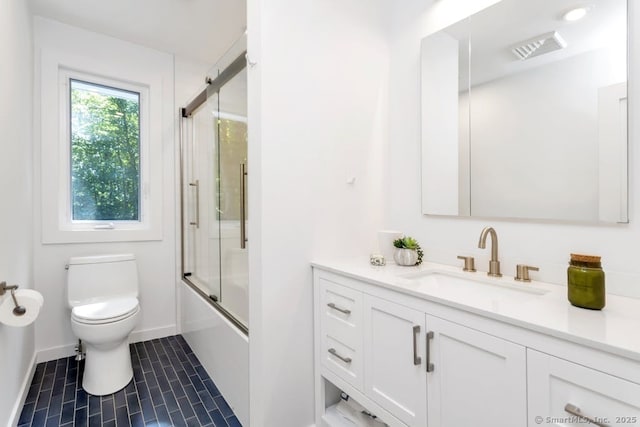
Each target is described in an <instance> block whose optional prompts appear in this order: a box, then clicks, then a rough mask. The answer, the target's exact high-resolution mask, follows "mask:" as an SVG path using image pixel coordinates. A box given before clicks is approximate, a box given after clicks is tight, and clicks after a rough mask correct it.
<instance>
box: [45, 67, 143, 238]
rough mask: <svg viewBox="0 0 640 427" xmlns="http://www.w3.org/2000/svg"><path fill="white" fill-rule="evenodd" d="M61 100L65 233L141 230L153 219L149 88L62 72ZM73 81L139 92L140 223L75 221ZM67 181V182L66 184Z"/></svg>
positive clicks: (61, 165)
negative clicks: (72, 142) (151, 210)
mask: <svg viewBox="0 0 640 427" xmlns="http://www.w3.org/2000/svg"><path fill="white" fill-rule="evenodd" d="M59 78H60V81H59V83H58V84H59V87H60V101H61V104H62V105H61V109H63V111H64V112H65V118H66V121H65V122H64V123H61V126H60V132H61V133H60V150H61V151H63V152H66V153H67V154H68V155H67V156H66V157H64V159H61V164H60V175H61V176H60V179H61V182H60V185H61V186H62V185H66V186H67V187H68V188H67V191H65V192H64V197H65V200H64V205H63V206H61V208H63V209H64V212H61V213H60V214H61V216H62V215H63V218H64V221H63V223H62V224H61V225H60V227H61V229H63V230H94V229H96V227H97V228H98V229H102V230H110V229H112V228H118V229H121V230H137V229H140V228H141V225H142V224H144V222H145V220H146V219H147V218H148V217H149V204H150V200H149V193H148V192H147V191H145V189H146V188H148V187H149V165H148V163H149V136H148V135H149V132H148V129H149V88H148V87H147V86H141V85H136V84H132V83H128V82H123V81H120V80H115V79H107V78H104V77H100V76H95V75H92V74H87V73H82V72H78V71H74V70H68V69H64V68H62V69H60V73H59ZM71 80H80V81H82V82H86V83H89V84H94V85H101V86H107V87H111V88H114V89H121V90H126V91H129V92H135V93H138V94H139V95H140V98H139V108H140V122H139V125H140V133H139V135H140V165H139V168H140V173H139V179H140V182H139V186H140V187H139V192H140V194H139V197H140V199H139V207H138V209H139V210H138V218H139V219H138V220H137V221H106V220H74V219H73V209H72V202H71V200H72V197H71V119H70V118H71V99H70V95H71V87H70V82H71ZM63 180H64V181H63Z"/></svg>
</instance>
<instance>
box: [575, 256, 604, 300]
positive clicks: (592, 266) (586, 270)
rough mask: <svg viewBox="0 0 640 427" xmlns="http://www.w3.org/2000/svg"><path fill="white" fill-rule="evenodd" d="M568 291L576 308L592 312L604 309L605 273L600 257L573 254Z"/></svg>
mask: <svg viewBox="0 0 640 427" xmlns="http://www.w3.org/2000/svg"><path fill="white" fill-rule="evenodd" d="M567 290H568V296H569V302H570V303H571V304H572V305H575V306H576V307H582V308H589V309H591V310H602V309H603V308H604V306H605V290H604V271H602V264H601V263H600V257H599V256H592V255H579V254H571V261H569V268H568V269H567Z"/></svg>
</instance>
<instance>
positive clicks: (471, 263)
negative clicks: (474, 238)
mask: <svg viewBox="0 0 640 427" xmlns="http://www.w3.org/2000/svg"><path fill="white" fill-rule="evenodd" d="M458 259H462V260H464V268H463V269H462V270H464V271H476V266H475V260H474V259H473V257H472V256H462V255H458Z"/></svg>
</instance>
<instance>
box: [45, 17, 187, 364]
mask: <svg viewBox="0 0 640 427" xmlns="http://www.w3.org/2000/svg"><path fill="white" fill-rule="evenodd" d="M35 43H36V57H35V59H36V76H37V75H38V57H39V52H40V50H39V49H40V48H47V49H48V50H49V51H51V50H57V51H60V52H68V53H70V54H74V55H79V56H84V57H85V58H86V59H88V60H91V57H92V55H96V57H100V56H101V55H102V57H104V55H110V56H115V57H116V58H121V61H120V62H119V63H116V64H113V66H120V67H142V66H143V65H148V64H154V65H153V67H154V73H158V74H157V75H159V76H160V78H161V79H162V97H163V103H162V108H163V110H162V123H154V124H152V125H153V126H159V127H161V135H162V137H161V139H160V140H154V141H151V144H161V145H162V153H163V154H162V158H156V159H153V158H152V161H155V162H161V167H162V240H159V241H147V242H117V243H78V244H46V245H44V244H42V243H41V242H42V240H41V233H42V229H41V224H42V221H41V215H47V214H48V213H47V212H42V209H41V204H40V200H41V197H40V196H41V194H40V193H41V184H40V178H41V177H40V164H41V162H46V161H51V160H50V159H41V158H40V141H39V139H40V138H39V129H38V123H39V120H40V115H42V116H44V115H45V114H47V111H39V98H38V96H39V91H38V85H37V84H36V110H35V114H36V117H35V123H36V130H35V135H36V144H35V157H34V158H35V161H34V164H35V183H36V185H35V197H34V200H35V204H36V211H35V221H34V234H35V235H34V243H35V247H34V264H35V266H36V269H35V274H34V281H35V288H36V289H37V290H38V291H40V292H41V293H42V294H43V295H44V298H45V306H44V308H43V309H42V311H41V315H40V319H41V320H40V323H38V325H37V327H36V348H37V350H38V352H39V357H38V358H39V359H40V360H46V359H55V358H58V357H61V356H64V355H67V354H70V352H72V351H73V346H74V343H75V342H76V338H75V337H74V336H73V333H72V331H71V324H70V311H69V309H68V308H67V302H66V271H65V269H64V266H65V264H66V262H67V260H68V259H69V257H72V256H82V255H89V254H106V253H122V252H132V253H134V254H135V255H136V257H137V261H138V271H139V279H140V303H141V308H142V310H141V318H140V321H139V323H138V326H137V327H136V329H135V330H134V332H133V334H132V337H131V338H132V340H134V341H137V340H144V339H150V338H155V337H160V336H166V335H170V334H173V333H175V330H176V316H175V313H176V309H175V299H176V293H175V278H176V270H175V257H176V240H175V234H176V233H175V209H176V207H175V200H176V196H175V194H176V192H175V187H174V186H175V169H174V168H175V165H174V160H175V158H174V148H175V146H174V136H175V134H174V125H175V121H176V116H177V114H176V109H175V107H174V102H173V99H174V78H173V68H174V64H173V57H172V56H171V55H169V54H166V53H162V52H159V51H155V50H152V49H148V48H145V47H142V46H138V45H134V44H131V43H128V42H123V41H120V40H117V39H113V38H110V37H107V36H103V35H99V34H96V33H92V32H89V31H86V30H81V29H78V28H74V27H71V26H68V25H64V24H60V23H57V22H54V21H49V20H46V19H42V18H36V21H35ZM116 62H117V61H116ZM36 81H38V78H36ZM152 96H153V95H152Z"/></svg>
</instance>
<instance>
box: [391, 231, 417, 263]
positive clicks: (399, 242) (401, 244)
mask: <svg viewBox="0 0 640 427" xmlns="http://www.w3.org/2000/svg"><path fill="white" fill-rule="evenodd" d="M393 246H395V247H396V248H398V249H412V250H414V251H416V252H417V253H418V262H416V265H420V264H422V256H423V255H424V252H422V248H421V247H420V244H419V243H418V241H417V240H416V239H414V238H413V237H409V236H405V237H402V238H400V239H396V240H394V241H393Z"/></svg>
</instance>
